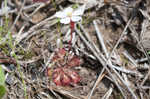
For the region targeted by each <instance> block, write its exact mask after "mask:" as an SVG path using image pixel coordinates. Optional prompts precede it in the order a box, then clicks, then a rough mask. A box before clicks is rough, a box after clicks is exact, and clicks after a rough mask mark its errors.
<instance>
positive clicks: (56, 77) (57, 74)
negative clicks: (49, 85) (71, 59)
mask: <svg viewBox="0 0 150 99" xmlns="http://www.w3.org/2000/svg"><path fill="white" fill-rule="evenodd" d="M61 79H62V69H60V68H57V69H55V70H54V71H53V82H54V83H55V84H56V85H59V86H61V85H62V82H61Z"/></svg>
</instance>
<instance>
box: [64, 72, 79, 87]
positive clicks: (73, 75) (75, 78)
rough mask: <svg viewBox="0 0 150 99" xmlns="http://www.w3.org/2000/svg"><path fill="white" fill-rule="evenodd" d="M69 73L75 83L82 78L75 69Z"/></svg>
mask: <svg viewBox="0 0 150 99" xmlns="http://www.w3.org/2000/svg"><path fill="white" fill-rule="evenodd" d="M67 75H68V76H69V77H70V78H71V82H72V83H74V84H76V83H78V82H79V81H80V80H81V78H80V76H79V75H78V74H77V73H76V72H75V71H72V70H68V71H67Z"/></svg>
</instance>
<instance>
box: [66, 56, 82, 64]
mask: <svg viewBox="0 0 150 99" xmlns="http://www.w3.org/2000/svg"><path fill="white" fill-rule="evenodd" d="M80 64H81V60H80V58H78V57H76V56H74V57H73V58H72V59H71V60H70V61H69V62H68V66H71V67H72V66H79V65H80Z"/></svg>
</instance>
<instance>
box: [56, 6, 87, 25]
mask: <svg viewBox="0 0 150 99" xmlns="http://www.w3.org/2000/svg"><path fill="white" fill-rule="evenodd" d="M85 6H86V5H83V6H81V7H79V8H78V9H76V10H74V9H73V8H71V7H68V8H66V9H65V10H63V11H59V12H56V14H55V17H58V18H60V22H61V23H64V24H69V23H70V22H71V21H73V22H77V21H80V20H82V17H81V15H83V13H84V10H85Z"/></svg>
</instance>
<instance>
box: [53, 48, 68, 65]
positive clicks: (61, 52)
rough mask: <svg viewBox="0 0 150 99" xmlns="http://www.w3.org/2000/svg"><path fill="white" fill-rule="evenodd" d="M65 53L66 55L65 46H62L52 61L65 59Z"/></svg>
mask: <svg viewBox="0 0 150 99" xmlns="http://www.w3.org/2000/svg"><path fill="white" fill-rule="evenodd" d="M65 55H66V50H65V49H64V48H61V49H59V50H58V51H56V52H55V55H54V56H53V58H52V61H53V62H54V61H58V60H63V59H64V56H65Z"/></svg>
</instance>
